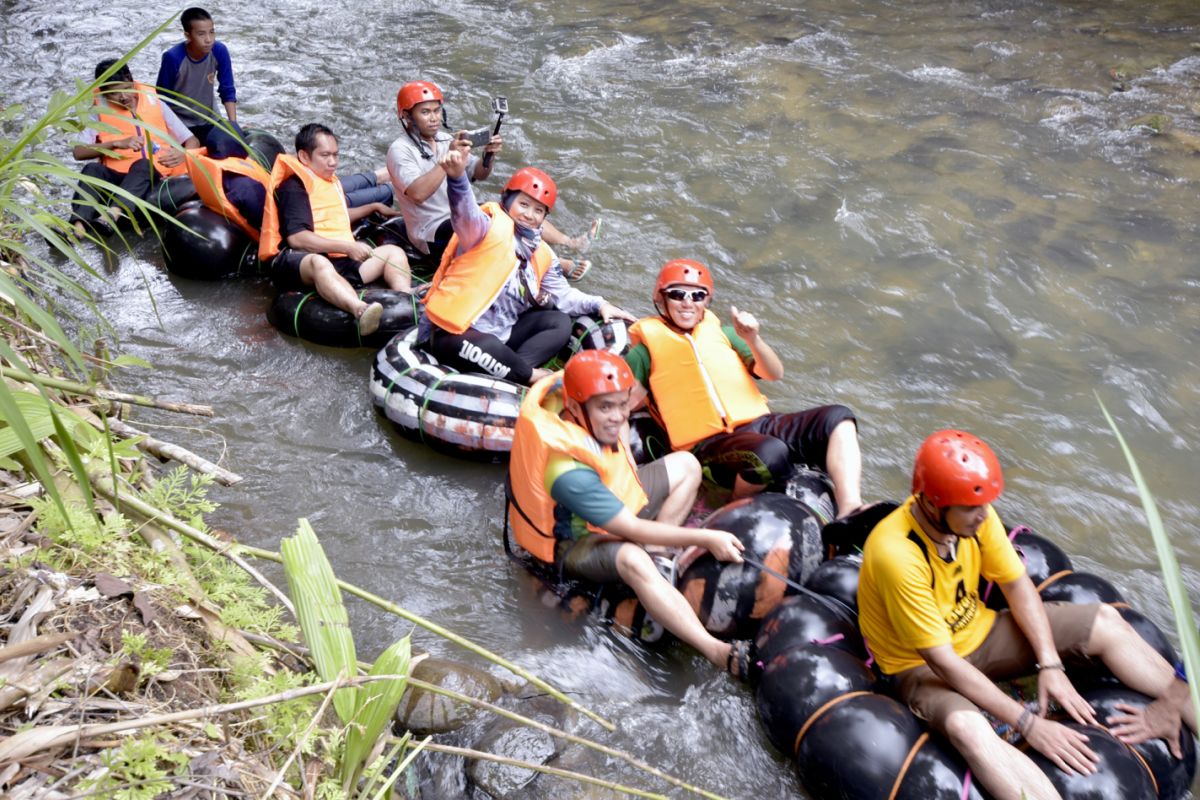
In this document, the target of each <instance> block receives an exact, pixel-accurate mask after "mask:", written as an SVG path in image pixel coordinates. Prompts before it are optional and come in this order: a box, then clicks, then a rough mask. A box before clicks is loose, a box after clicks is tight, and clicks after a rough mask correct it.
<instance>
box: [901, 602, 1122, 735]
mask: <svg viewBox="0 0 1200 800" xmlns="http://www.w3.org/2000/svg"><path fill="white" fill-rule="evenodd" d="M1045 607H1046V618H1047V619H1048V620H1049V621H1050V631H1051V634H1052V635H1053V636H1054V646H1055V647H1056V648H1058V654H1059V656H1061V657H1062V658H1063V659H1066V660H1071V661H1082V660H1084V659H1086V658H1087V643H1088V640H1089V639H1090V638H1091V635H1092V624H1093V623H1094V622H1095V621H1096V613H1097V612H1098V611H1099V608H1100V606H1099V605H1098V604H1097V603H1090V604H1088V605H1078V604H1076V603H1062V602H1051V603H1046V604H1045ZM965 658H966V661H968V662H969V663H970V664H971V665H972V666H974V667H975V668H977V669H978V670H979V671H980V672H982V673H983V674H984V675H987V676H988V677H989V678H991V679H993V680H1000V681H1005V680H1011V679H1013V678H1020V677H1022V676H1025V675H1029V674H1030V673H1032V672H1033V671H1034V670H1035V669H1036V665H1037V656H1036V655H1035V654H1034V652H1033V648H1032V647H1031V646H1030V644H1029V640H1028V639H1026V638H1025V634H1024V633H1022V632H1021V628H1020V627H1019V626H1018V625H1017V622H1016V620H1014V619H1013V618H1012V614H1011V613H1010V612H1009V611H1008V610H1007V609H1005V610H1004V611H1001V612H1000V613H999V614H997V615H996V621H995V624H993V625H992V630H991V631H990V632H989V633H988V635H987V638H986V639H984V640H983V644H981V645H979V647H978V648H976V649H975V651H974V652H973V653H971V654H970V655H968V656H966V657H965ZM891 680H892V682H893V686H894V687H895V688H896V693H897V695H898V696H899V698H900V701H901V702H903V703H906V704H907V705H908V707H909V708H911V709H912V712H913V713H914V714H916V715H917V716H918V717H920V718H921V719H923V720H925V721H926V722H928V723H929V726H930V727H931V728H933V729H934V730H936V731H938V732H939V733H943V734H944V733H945V732H946V729H945V722H946V718H947V717H949V716H950V714H951V713H953V712H955V711H959V710H967V711H979V707H978V706H976V705H975V704H974V703H972V702H971V701H970V700H968V699H967V698H965V697H963V696H962V695H961V694H959V693H958V692H956V691H954V690H953V689H951V688H950V686H949V685H947V684H946V682H945V681H943V680H942V679H941V678H939V677H937V676H936V675H934V673H933V670H932V669H930V668H929V667H927V666H920V667H913V668H912V669H909V670H905V671H904V672H900V673H897V674H896V675H893V676H892V678H891Z"/></svg>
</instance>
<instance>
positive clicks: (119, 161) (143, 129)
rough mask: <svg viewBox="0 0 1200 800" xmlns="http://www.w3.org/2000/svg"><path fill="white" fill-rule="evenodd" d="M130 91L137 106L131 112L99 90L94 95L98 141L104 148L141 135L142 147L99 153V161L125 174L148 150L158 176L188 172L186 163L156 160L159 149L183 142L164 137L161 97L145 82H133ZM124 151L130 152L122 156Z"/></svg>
mask: <svg viewBox="0 0 1200 800" xmlns="http://www.w3.org/2000/svg"><path fill="white" fill-rule="evenodd" d="M133 91H134V92H135V93H136V94H137V107H136V108H134V109H133V110H132V111H131V110H130V109H128V108H122V107H120V106H115V105H113V104H111V103H109V102H108V101H106V100H104V96H103V94H102V93H101V92H100V91H99V90H97V91H96V92H95V94H94V100H95V103H96V107H97V108H99V109H100V111H99V113H98V114H97V115H96V118H97V120H98V121H99V122H100V123H101V124H102V126H101V127H100V128H97V144H98V145H99V146H100V147H105V146H106V145H107V143H108V142H111V141H114V140H116V139H125V138H128V137H130V136H140V137H142V140H143V141H144V142H145V144H143V145H142V149H141V150H139V151H136V152H135V151H132V150H115V151H113V152H114V153H115V155H111V156H110V155H101V156H100V163H102V164H103V165H104V166H106V167H108V168H109V169H111V170H115V171H116V172H120V173H122V174H124V173H126V172H129V170H130V168H131V167H132V166H133V165H134V164H135V163H136V162H137V161H138V160H140V159H143V158H146V155H147V154H148V153H149V154H150V155H152V156H153V162H152V163H153V164H154V169H156V170H157V171H158V174H159V175H162V176H163V177H164V178H169V177H171V176H172V175H182V174H184V173H185V172H187V164H186V163H181V164H176V165H175V166H173V167H164V166H163V165H162V164H161V163H159V160H158V158H159V157H158V156H157V155H154V154H155V153H157V152H159V151H162V150H167V149H170V148H172V147H178V146H179V145H180V144H182V142H174V141H172V140H171V139H170V138H167V137H168V136H169V132H168V131H167V122H166V120H165V119H163V112H162V100H161V99H159V96H158V94H157V93H156V92H155V91H154V87H153V86H147V85H146V84H144V83H134V84H133ZM125 153H129V155H125Z"/></svg>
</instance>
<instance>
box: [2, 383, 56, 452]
mask: <svg viewBox="0 0 1200 800" xmlns="http://www.w3.org/2000/svg"><path fill="white" fill-rule="evenodd" d="M11 396H12V401H13V403H14V404H15V407H16V409H17V413H18V414H19V416H20V417H21V418H22V419H23V420H24V421H25V424H26V425H27V426H28V428H29V432H30V435H31V436H33V438H34V440H36V441H40V440H42V439H45V438H46V437H47V436H50V435H52V434H53V433H54V421H53V420H51V419H50V409H49V408H48V405H47V403H46V400H45V398H44V397H42V396H41V395H37V394H33V393H31V392H12V395H11ZM0 421H3V422H4V423H5V425H6V427H4V428H0V457H8V456H11V455H12V454H13V453H19V452H21V451H22V450H24V449H25V444H24V443H23V442H22V441H21V437H20V434H18V433H17V431H16V430H15V429H14V428H13V427H12V424H11V422H10V421H9V417H8V414H7V413H5V412H4V411H2V410H0Z"/></svg>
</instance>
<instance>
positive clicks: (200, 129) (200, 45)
mask: <svg viewBox="0 0 1200 800" xmlns="http://www.w3.org/2000/svg"><path fill="white" fill-rule="evenodd" d="M179 20H180V22H181V23H182V24H183V41H182V42H180V43H179V44H177V45H175V46H174V47H172V48H171V49H169V50H167V51H166V52H165V53H163V56H162V66H160V67H159V70H158V80H157V81H155V83H156V84H157V85H158V88H159V89H160V90H162V91H161V93H160V96H161V97H162V98H163V100H166V101H167V102H168V103H170V104H171V106H172V107H173V108H174V110H175V113H176V114H177V115H178V116H179V119H180V120H182V121H183V123H184V124H185V125H187V127H188V128H189V129H190V130H191V131H192V133H194V134H195V135H196V137H197V138H198V139H200V141H201V143H206V140H207V139H208V133H209V131H211V130H212V128H213V121H214V120H215V119H216V118H217V116H218V115H217V104H216V100H215V98H214V97H213V87H214V85H215V86H216V87H217V91H218V92H219V93H220V96H221V102H222V104H224V106H225V114H226V115H227V116H228V117H229V121H230V122H237V90H236V88H235V87H234V85H233V63H232V62H231V61H230V59H229V50H228V49H227V48H226V47H225V45H224V44H222V43H221V42H218V41H217V38H216V32H215V31H214V29H213V18H212V16H211V15H210V14H209V13H208V12H207V11H205V10H204V9H203V8H189V9H187V10H186V11H184V12H183V14H182V15H181V16H180V18H179Z"/></svg>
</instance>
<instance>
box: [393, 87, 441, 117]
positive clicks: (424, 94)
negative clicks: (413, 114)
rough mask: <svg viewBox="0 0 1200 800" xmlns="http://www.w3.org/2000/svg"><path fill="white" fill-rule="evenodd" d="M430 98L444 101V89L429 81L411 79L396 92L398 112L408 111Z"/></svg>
mask: <svg viewBox="0 0 1200 800" xmlns="http://www.w3.org/2000/svg"><path fill="white" fill-rule="evenodd" d="M429 100H437V101H438V102H439V103H440V102H442V90H441V89H439V88H438V87H437V86H436V85H435V84H432V83H430V82H429V81H409V82H408V83H406V84H404V85H403V86H401V87H400V91H398V92H396V113H397V114H400V113H402V112H404V111H408V110H409V109H410V108H412V107H413V106H415V105H416V104H417V103H424V102H426V101H429Z"/></svg>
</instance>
